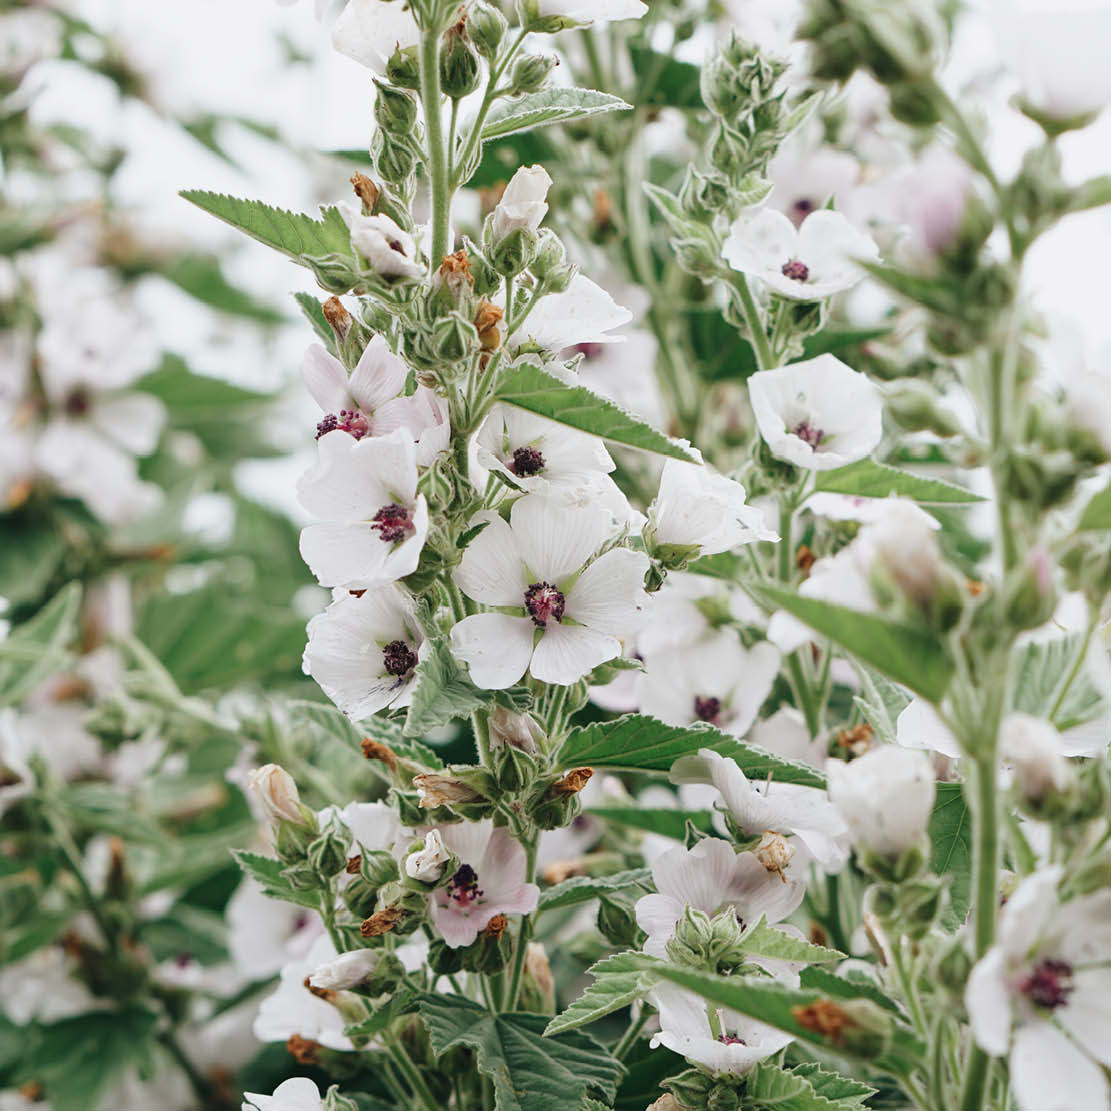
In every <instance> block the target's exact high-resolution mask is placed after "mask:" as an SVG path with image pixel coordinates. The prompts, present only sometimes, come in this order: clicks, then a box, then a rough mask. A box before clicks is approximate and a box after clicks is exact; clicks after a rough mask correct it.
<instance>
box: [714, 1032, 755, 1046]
mask: <svg viewBox="0 0 1111 1111" xmlns="http://www.w3.org/2000/svg"><path fill="white" fill-rule="evenodd" d="M718 1041H719V1042H721V1044H722V1045H748V1042H746V1041H745V1040H744V1038H736V1037H734V1036H733V1035H732V1034H722V1035H721V1037H719V1038H718Z"/></svg>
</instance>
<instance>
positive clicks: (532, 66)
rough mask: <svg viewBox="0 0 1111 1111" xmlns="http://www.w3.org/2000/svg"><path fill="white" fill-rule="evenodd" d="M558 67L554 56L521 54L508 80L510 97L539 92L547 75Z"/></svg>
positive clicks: (557, 61) (557, 60)
mask: <svg viewBox="0 0 1111 1111" xmlns="http://www.w3.org/2000/svg"><path fill="white" fill-rule="evenodd" d="M558 65H559V59H558V58H557V57H556V56H555V55H554V54H523V55H522V56H521V57H520V58H518V59H517V61H516V63H515V64H514V66H513V74H512V76H511V77H510V79H509V88H510V93H509V95H510V96H520V95H521V94H522V93H535V92H539V91H540V90H541V89H542V88H543V87H544V85H545V83H546V82H547V80H548V74H550V73H551V72H552V70H553V69H555V67H556V66H558Z"/></svg>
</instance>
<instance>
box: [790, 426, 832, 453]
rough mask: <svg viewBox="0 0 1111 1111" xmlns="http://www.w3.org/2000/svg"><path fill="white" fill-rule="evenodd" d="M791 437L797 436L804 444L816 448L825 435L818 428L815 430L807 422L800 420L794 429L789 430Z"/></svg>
mask: <svg viewBox="0 0 1111 1111" xmlns="http://www.w3.org/2000/svg"><path fill="white" fill-rule="evenodd" d="M791 432H792V434H793V435H795V436H798V438H799V439H800V440H802V442H803V443H804V444H809V445H810V447H812V448H817V446H818V445H819V444H820V443H821V442H822V440H824V439H825V435H826V434H825V433H824V432H823V431H822V430H821V429H820V428H815V427H814V426H813V425H812V424H811V423H810V422H809V421H808V420H800V421H799V422H798V424H796V425H795V427H794V428H792V429H791Z"/></svg>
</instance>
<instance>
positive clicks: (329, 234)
mask: <svg viewBox="0 0 1111 1111" xmlns="http://www.w3.org/2000/svg"><path fill="white" fill-rule="evenodd" d="M181 196H182V197H184V198H185V200H187V201H189V202H190V203H191V204H195V205H196V206H197V207H198V208H203V209H204V211H205V212H208V213H211V214H212V215H213V216H215V217H216V218H217V219H218V220H223V221H224V223H226V224H231V226H232V227H233V228H238V229H239V230H240V231H242V232H245V233H246V234H247V235H249V236H250V237H251V238H252V239H257V240H258V241H259V242H260V243H265V244H266V246H267V247H273V248H274V250H276V251H281V252H282V254H284V255H288V256H289V257H290V258H291V259H293V260H294V262H299V263H301V265H303V266H304V265H307V263H306V262H305V259H306V257H308V256H320V255H330V254H339V255H350V254H351V236H350V233H349V232H348V230H347V225H346V224H345V223H344V222H343V217H342V216H341V215H340V214H339V209H337V208H331V207H329V208H323V209H321V214H322V217H323V218H322V219H320V220H317V219H315V218H314V217H312V216H307V215H305V213H303V212H289V211H287V210H286V209H284V208H274V207H272V206H271V205H268V204H265V203H264V202H263V201H249V200H241V199H240V198H238V197H229V196H227V194H225V193H209V192H206V191H205V190H203V189H184V190H182V192H181Z"/></svg>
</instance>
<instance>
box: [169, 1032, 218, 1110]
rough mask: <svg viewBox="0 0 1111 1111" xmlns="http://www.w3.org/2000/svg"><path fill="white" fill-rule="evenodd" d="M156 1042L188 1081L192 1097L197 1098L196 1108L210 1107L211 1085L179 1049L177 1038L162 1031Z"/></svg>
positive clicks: (170, 1033) (179, 1044) (172, 1033)
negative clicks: (160, 1044)
mask: <svg viewBox="0 0 1111 1111" xmlns="http://www.w3.org/2000/svg"><path fill="white" fill-rule="evenodd" d="M158 1040H159V1041H160V1042H161V1043H162V1045H163V1047H164V1048H165V1049H166V1050H167V1052H168V1053H169V1054H170V1056H171V1057H172V1058H173V1059H174V1061H175V1062H176V1063H177V1066H178V1068H180V1069H181V1071H182V1072H183V1073H185V1076H186V1079H187V1080H188V1081H189V1086H190V1087H191V1088H192V1089H193V1095H195V1096H196V1097H197V1104H198V1106H200V1107H210V1106H211V1103H210V1100H211V1099H212V1085H211V1084H210V1083H209V1082H208V1080H207V1078H206V1077H205V1076H203V1075H202V1074H201V1072H200V1071H199V1070H198V1069H197V1066H196V1065H194V1064H193V1062H192V1061H191V1060H190V1059H189V1057H188V1055H187V1054H186V1052H185V1050H184V1049H182V1048H181V1043H180V1042H179V1041H178V1040H177V1036H176V1035H175V1034H174V1032H173V1030H164V1031H162V1033H161V1034H159V1035H158Z"/></svg>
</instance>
